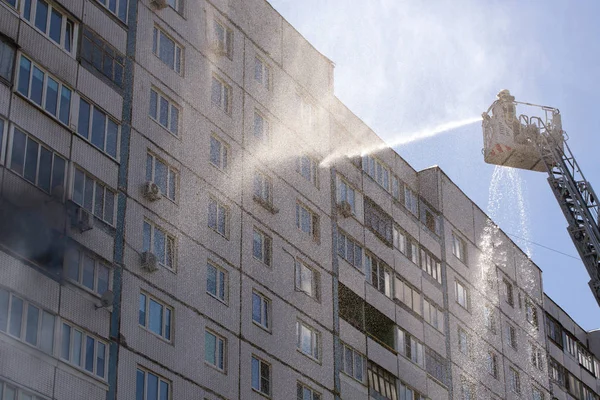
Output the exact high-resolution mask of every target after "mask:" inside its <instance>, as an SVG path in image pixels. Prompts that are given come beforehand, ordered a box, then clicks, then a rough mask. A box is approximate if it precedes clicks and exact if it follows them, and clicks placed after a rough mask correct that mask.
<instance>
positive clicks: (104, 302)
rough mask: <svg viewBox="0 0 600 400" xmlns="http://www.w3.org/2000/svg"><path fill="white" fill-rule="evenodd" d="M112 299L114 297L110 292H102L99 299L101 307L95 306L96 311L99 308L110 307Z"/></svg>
mask: <svg viewBox="0 0 600 400" xmlns="http://www.w3.org/2000/svg"><path fill="white" fill-rule="evenodd" d="M114 299H115V295H114V293H113V292H112V290H107V291H106V292H104V293H103V294H102V297H100V304H101V305H99V306H96V310H97V309H99V308H108V307H110V306H112V305H113V301H114Z"/></svg>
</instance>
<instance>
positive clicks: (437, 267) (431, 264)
mask: <svg viewBox="0 0 600 400" xmlns="http://www.w3.org/2000/svg"><path fill="white" fill-rule="evenodd" d="M421 269H422V270H423V271H425V272H427V274H428V275H429V276H431V277H432V278H433V279H435V280H436V281H437V282H438V283H439V284H441V283H442V263H441V262H440V261H438V259H437V258H436V257H434V256H433V254H431V253H430V252H429V251H428V250H426V249H425V248H424V247H421Z"/></svg>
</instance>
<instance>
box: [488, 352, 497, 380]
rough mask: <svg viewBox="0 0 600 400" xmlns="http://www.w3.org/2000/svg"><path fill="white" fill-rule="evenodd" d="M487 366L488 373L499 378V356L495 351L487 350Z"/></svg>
mask: <svg viewBox="0 0 600 400" xmlns="http://www.w3.org/2000/svg"><path fill="white" fill-rule="evenodd" d="M486 356H487V359H486V368H487V370H488V373H489V374H490V375H492V376H493V377H494V378H495V379H498V356H497V355H496V353H495V352H493V351H488V352H487V355H486Z"/></svg>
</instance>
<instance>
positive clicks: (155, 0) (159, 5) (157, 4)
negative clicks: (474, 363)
mask: <svg viewBox="0 0 600 400" xmlns="http://www.w3.org/2000/svg"><path fill="white" fill-rule="evenodd" d="M150 3H151V4H152V5H153V6H154V8H156V9H157V10H162V9H163V8H166V7H167V6H168V5H169V4H168V3H167V0H150Z"/></svg>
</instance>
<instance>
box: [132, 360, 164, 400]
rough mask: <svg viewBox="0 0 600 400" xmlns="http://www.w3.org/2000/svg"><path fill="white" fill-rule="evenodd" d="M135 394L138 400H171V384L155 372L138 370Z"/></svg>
mask: <svg viewBox="0 0 600 400" xmlns="http://www.w3.org/2000/svg"><path fill="white" fill-rule="evenodd" d="M135 393H136V399H137V400H169V399H170V398H171V382H170V381H168V380H166V379H165V378H163V377H161V376H158V375H157V374H155V373H153V372H150V371H147V370H144V369H141V368H138V369H137V377H136V385H135Z"/></svg>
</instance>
